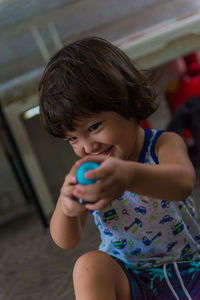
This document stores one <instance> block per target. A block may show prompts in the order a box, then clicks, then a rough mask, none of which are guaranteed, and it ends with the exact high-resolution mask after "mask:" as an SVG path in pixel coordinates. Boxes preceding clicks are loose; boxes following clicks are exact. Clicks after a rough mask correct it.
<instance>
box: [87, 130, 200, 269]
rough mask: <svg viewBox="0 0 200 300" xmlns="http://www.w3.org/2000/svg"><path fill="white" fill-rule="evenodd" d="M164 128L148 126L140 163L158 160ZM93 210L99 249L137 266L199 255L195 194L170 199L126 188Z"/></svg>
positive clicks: (198, 228)
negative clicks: (138, 192)
mask: <svg viewBox="0 0 200 300" xmlns="http://www.w3.org/2000/svg"><path fill="white" fill-rule="evenodd" d="M162 132H163V131H158V130H149V129H145V142H144V146H143V149H142V152H141V155H140V159H139V162H140V163H145V164H150V165H153V164H159V162H158V158H157V156H156V154H155V144H156V141H157V139H158V137H159V136H160V135H161V134H162ZM183 176H184V175H183ZM92 214H93V216H94V220H95V223H96V226H97V227H98V229H99V231H100V234H101V240H102V242H101V244H100V246H99V250H102V251H104V252H106V253H108V254H109V255H112V256H115V257H117V258H119V259H121V260H122V261H124V262H125V263H126V264H130V265H132V266H133V267H135V268H141V269H143V268H148V267H154V266H159V265H161V264H164V263H170V262H173V261H177V262H191V261H192V260H195V259H199V258H200V226H199V225H198V223H197V216H196V212H195V206H194V201H193V198H192V196H189V197H187V198H186V199H183V200H181V201H176V202H172V201H171V202H170V201H165V200H162V199H161V200H160V199H154V198H150V197H147V196H143V195H138V194H134V193H131V192H129V191H125V192H124V193H123V194H122V195H121V196H120V197H119V198H118V199H115V200H114V201H113V202H112V204H111V205H110V206H108V207H106V208H105V209H102V210H100V211H92Z"/></svg>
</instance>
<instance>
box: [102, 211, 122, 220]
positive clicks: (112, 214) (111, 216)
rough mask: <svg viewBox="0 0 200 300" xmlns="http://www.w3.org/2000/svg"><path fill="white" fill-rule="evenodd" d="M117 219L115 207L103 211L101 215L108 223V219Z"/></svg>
mask: <svg viewBox="0 0 200 300" xmlns="http://www.w3.org/2000/svg"><path fill="white" fill-rule="evenodd" d="M118 219H119V217H118V215H117V212H116V210H115V209H111V210H109V211H107V212H105V213H104V215H103V221H104V222H105V223H110V221H113V220H115V221H117V220H118Z"/></svg>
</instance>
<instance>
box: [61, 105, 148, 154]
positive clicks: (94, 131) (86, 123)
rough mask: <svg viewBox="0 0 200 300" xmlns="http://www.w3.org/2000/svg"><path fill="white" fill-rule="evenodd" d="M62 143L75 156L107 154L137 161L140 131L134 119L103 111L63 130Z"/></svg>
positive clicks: (141, 130) (140, 139)
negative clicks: (72, 127) (68, 129)
mask: <svg viewBox="0 0 200 300" xmlns="http://www.w3.org/2000/svg"><path fill="white" fill-rule="evenodd" d="M66 140H67V141H68V142H69V144H70V145H71V146H72V148H73V150H74V152H75V153H76V155H78V156H79V157H84V156H85V155H100V154H101V155H102V154H103V155H108V156H114V157H117V158H120V159H123V160H137V159H138V158H139V154H140V151H141V149H142V145H143V142H144V130H143V129H142V128H141V127H140V126H139V125H138V124H137V122H136V121H135V119H133V118H130V119H129V120H127V119H125V118H124V117H123V116H121V115H120V114H118V113H115V112H113V111H103V112H100V113H98V114H94V115H92V116H91V117H87V118H83V119H82V120H81V121H79V122H78V124H77V126H76V127H75V130H74V131H67V133H66Z"/></svg>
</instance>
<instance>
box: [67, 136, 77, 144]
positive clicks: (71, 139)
mask: <svg viewBox="0 0 200 300" xmlns="http://www.w3.org/2000/svg"><path fill="white" fill-rule="evenodd" d="M76 140H77V138H76V137H74V136H72V137H70V138H68V139H67V141H68V142H69V143H73V142H75V141H76Z"/></svg>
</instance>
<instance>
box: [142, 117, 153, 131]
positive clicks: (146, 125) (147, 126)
mask: <svg viewBox="0 0 200 300" xmlns="http://www.w3.org/2000/svg"><path fill="white" fill-rule="evenodd" d="M140 125H141V127H142V128H147V129H151V124H150V122H149V120H148V119H146V120H142V121H140Z"/></svg>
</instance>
